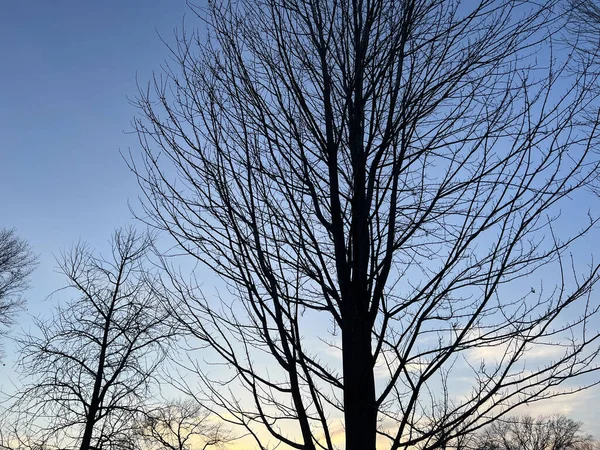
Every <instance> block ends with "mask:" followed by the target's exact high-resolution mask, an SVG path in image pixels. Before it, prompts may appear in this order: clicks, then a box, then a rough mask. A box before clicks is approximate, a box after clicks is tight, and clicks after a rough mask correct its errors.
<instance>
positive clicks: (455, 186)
mask: <svg viewBox="0 0 600 450" xmlns="http://www.w3.org/2000/svg"><path fill="white" fill-rule="evenodd" d="M557 10H558V9H557V2H555V1H552V0H550V1H545V2H523V1H517V0H480V1H476V2H454V1H451V0H426V1H414V0H406V1H392V0H353V1H349V0H260V1H258V2H255V1H250V0H238V1H228V0H222V1H221V0H216V1H211V2H209V4H208V7H207V9H206V10H204V9H199V10H197V12H198V14H199V15H200V16H201V17H202V18H203V19H204V20H205V21H206V23H207V27H208V30H207V33H206V35H207V36H208V37H207V38H206V40H205V39H204V38H203V37H202V36H201V35H196V34H191V35H190V34H187V33H186V32H185V31H184V32H182V33H179V34H178V36H177V41H176V45H175V46H174V47H173V48H172V52H173V61H174V62H172V63H170V66H168V67H167V68H166V70H165V72H164V73H162V74H161V75H160V76H156V77H155V78H154V82H153V83H151V85H149V86H148V88H147V89H145V88H142V89H141V90H140V96H139V98H138V101H137V105H138V107H139V108H140V111H141V112H140V117H138V119H136V121H135V126H136V129H137V132H138V134H139V138H140V142H141V146H142V148H143V156H142V158H141V160H140V159H137V158H136V157H133V158H132V159H131V162H130V164H131V168H132V170H133V171H134V172H135V173H136V174H137V176H138V179H139V183H140V185H141V187H142V189H143V192H144V195H145V199H144V208H145V210H144V214H143V218H144V220H146V221H147V222H148V223H150V224H151V225H153V226H155V227H157V228H159V229H163V230H166V231H167V232H168V233H170V234H171V236H172V237H173V238H174V239H175V240H176V241H177V243H178V246H179V248H181V249H182V250H183V251H185V252H186V253H187V254H188V255H191V256H192V257H193V258H196V259H197V260H199V261H201V262H202V263H204V264H206V266H207V267H209V268H211V269H212V270H213V271H214V273H216V274H218V275H219V276H221V277H222V278H223V279H224V280H225V281H226V282H227V285H228V288H229V291H228V294H227V295H223V294H222V295H221V301H220V302H218V301H216V300H213V299H212V298H206V297H205V296H204V295H203V294H202V293H201V291H200V290H199V289H198V286H197V284H199V283H196V282H189V281H187V280H186V279H185V277H181V276H179V275H178V274H177V273H176V270H172V269H171V268H170V264H171V262H170V261H166V263H165V267H166V268H167V273H168V276H169V277H170V279H168V278H167V280H168V282H165V286H166V288H168V289H169V297H170V298H172V299H175V298H177V299H179V300H180V301H181V302H178V303H177V304H176V307H174V308H172V309H173V314H174V315H175V316H176V317H177V318H178V319H179V321H180V323H181V324H182V325H183V326H185V327H187V331H188V332H189V333H190V334H191V335H193V336H195V337H197V338H198V339H199V340H200V342H201V343H202V345H205V346H208V347H209V350H207V356H206V358H209V356H208V355H212V356H213V357H215V359H214V361H219V362H221V363H223V364H221V365H219V366H217V367H218V368H216V367H215V366H212V365H203V364H200V363H198V364H193V361H191V364H192V365H194V367H193V369H194V370H195V371H196V372H197V373H198V374H199V375H200V377H201V379H202V380H203V381H202V383H203V384H202V386H203V389H205V390H206V391H207V393H208V394H209V395H210V396H211V399H212V402H213V404H212V406H211V408H212V410H213V412H214V413H215V414H222V416H223V417H224V418H226V420H229V421H230V423H232V424H237V425H239V426H242V427H245V428H246V430H247V432H248V433H249V434H251V435H252V436H253V437H254V438H255V440H256V443H257V445H258V446H259V447H260V448H266V447H268V446H269V442H270V441H269V439H274V440H275V441H276V442H277V443H282V444H284V445H287V446H290V447H292V448H297V449H315V448H324V449H334V448H338V446H340V445H345V447H346V448H347V449H348V450H354V449H357V450H358V449H360V450H373V449H375V446H376V440H377V441H378V445H377V446H378V448H390V449H398V448H414V447H419V448H423V449H429V448H440V447H442V446H444V445H445V443H447V442H450V441H452V440H453V439H456V438H457V437H458V436H462V435H464V434H468V433H470V432H473V431H474V430H477V429H478V428H479V427H481V426H483V425H485V424H486V423H489V422H490V421H492V420H494V419H495V418H496V417H498V416H501V415H503V414H505V413H507V412H509V411H511V410H512V409H514V408H515V407H517V406H518V405H520V404H523V403H526V402H533V401H538V400H542V399H544V398H548V397H552V396H554V395H557V394H558V393H563V392H570V391H574V390H578V389H583V388H585V387H586V386H588V385H590V384H594V383H596V382H597V378H594V377H588V378H585V377H584V378H580V381H579V382H580V384H577V385H575V386H573V385H571V386H566V385H563V383H565V382H567V381H568V380H570V379H573V378H575V377H577V376H580V375H581V376H583V375H585V374H590V373H591V372H594V371H596V370H597V365H596V363H595V361H596V359H595V358H596V356H597V353H598V350H599V349H598V330H597V328H595V327H594V326H592V323H590V319H591V318H592V317H593V316H595V315H596V314H597V312H598V301H597V298H594V297H593V296H592V295H591V294H592V289H593V286H594V285H595V284H596V282H597V281H598V275H599V272H598V271H599V266H598V265H597V263H596V262H594V261H590V260H588V256H587V255H586V256H585V257H579V256H578V257H574V258H573V259H572V260H570V259H569V257H568V256H567V255H569V254H570V252H571V251H574V250H573V249H574V247H573V245H574V244H575V243H577V242H578V240H580V239H581V238H582V237H585V236H588V235H589V233H590V232H593V231H594V227H595V226H596V224H597V220H598V219H597V217H595V216H591V215H590V216H588V215H586V209H585V208H586V207H587V206H586V207H585V208H584V207H582V208H579V207H578V206H579V205H581V203H576V202H571V201H570V199H572V198H574V199H581V198H582V196H584V195H586V191H585V189H580V188H582V187H584V186H586V185H587V184H588V183H589V182H590V181H591V180H592V179H594V177H596V176H597V174H598V160H597V154H594V153H593V152H592V151H591V148H592V147H593V144H594V142H595V140H596V139H597V137H598V136H597V130H596V128H595V123H590V122H589V121H581V120H580V119H581V117H582V115H584V114H586V115H587V114H590V112H594V113H595V111H596V108H597V104H596V100H597V99H596V97H595V94H594V93H593V92H592V91H591V90H589V89H588V88H587V87H588V85H589V84H591V83H594V82H595V79H594V77H593V76H591V75H589V74H588V73H587V72H586V71H582V72H581V73H579V74H578V75H577V76H573V75H572V74H571V72H568V71H566V70H565V67H566V65H567V63H568V61H561V60H560V59H559V56H560V55H558V54H554V53H553V51H552V50H553V45H554V30H556V29H558V28H560V27H561V26H562V25H563V23H564V17H563V16H562V15H561V14H559V12H557ZM565 58H568V56H567V55H565ZM541 68H543V70H542V69H541ZM589 201H592V199H589V200H586V202H589ZM588 204H589V203H588ZM567 205H568V206H569V218H568V220H565V219H566V217H563V216H561V213H560V212H561V208H562V207H565V206H567ZM577 255H580V254H579V253H578V254H577ZM596 297H597V296H596ZM530 350H536V351H537V350H539V351H540V352H539V353H544V354H546V355H549V356H548V357H547V359H544V360H543V361H540V360H539V359H538V360H536V359H535V358H533V357H531V358H527V360H525V356H526V355H528V354H530V353H529V351H530ZM486 351H487V353H494V356H488V357H486V356H484V353H485V352H486ZM215 354H216V356H215ZM228 369H229V370H231V371H233V373H229V372H228ZM465 380H467V381H465ZM181 387H182V388H183V389H186V390H189V391H192V392H193V391H194V389H198V388H197V387H195V386H193V385H191V384H190V383H189V382H188V383H187V384H186V382H184V381H182V382H181ZM242 392H243V394H242ZM378 436H379V437H378Z"/></svg>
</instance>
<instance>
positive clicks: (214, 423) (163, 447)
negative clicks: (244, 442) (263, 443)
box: [137, 399, 234, 450]
mask: <svg viewBox="0 0 600 450" xmlns="http://www.w3.org/2000/svg"><path fill="white" fill-rule="evenodd" d="M137 434H138V436H139V440H140V443H141V444H142V448H147V449H151V450H195V449H202V450H205V449H207V448H209V447H211V446H214V447H218V448H220V447H222V446H223V445H225V444H226V443H228V442H231V441H232V440H233V439H234V437H233V436H232V434H231V432H230V431H229V430H227V429H226V428H224V423H223V421H221V420H211V417H210V412H209V411H208V410H206V409H204V408H203V407H202V405H200V404H199V403H198V402H196V401H195V400H192V399H189V400H180V401H174V402H171V403H169V404H166V405H161V406H158V407H156V408H153V409H151V410H150V411H147V412H146V413H144V415H143V420H142V421H141V423H140V425H139V428H138V433H137Z"/></svg>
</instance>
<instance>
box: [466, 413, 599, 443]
mask: <svg viewBox="0 0 600 450" xmlns="http://www.w3.org/2000/svg"><path fill="white" fill-rule="evenodd" d="M581 427H582V424H581V423H579V422H576V421H574V420H572V419H569V418H568V417H566V416H564V415H560V414H555V415H552V416H539V417H532V416H520V417H511V418H507V419H504V420H498V421H496V422H493V423H492V424H491V425H489V426H488V427H486V428H485V430H484V431H483V432H482V433H481V435H480V436H479V437H478V439H476V445H475V446H474V447H472V448H476V449H481V450H483V449H496V450H583V449H585V448H593V446H594V445H596V442H595V441H594V439H593V437H592V436H591V435H588V434H584V433H582V429H581Z"/></svg>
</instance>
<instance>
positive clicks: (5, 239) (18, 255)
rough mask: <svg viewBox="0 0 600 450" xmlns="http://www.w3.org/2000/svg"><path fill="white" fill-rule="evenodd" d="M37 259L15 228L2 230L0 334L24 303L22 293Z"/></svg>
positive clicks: (0, 238) (0, 232)
mask: <svg viewBox="0 0 600 450" xmlns="http://www.w3.org/2000/svg"><path fill="white" fill-rule="evenodd" d="M35 261H36V258H35V255H34V254H33V252H32V250H31V248H30V246H29V244H28V243H27V242H26V241H24V240H22V239H20V238H19V237H18V236H17V235H16V234H15V230H9V229H1V230H0V334H4V333H5V332H6V328H7V327H8V326H10V325H11V323H12V321H13V319H14V314H15V313H16V312H17V311H18V310H19V308H21V306H22V304H23V299H22V298H21V297H20V295H21V294H22V292H23V291H24V290H25V289H26V288H27V285H28V281H29V276H30V275H31V272H32V271H33V269H34V268H35Z"/></svg>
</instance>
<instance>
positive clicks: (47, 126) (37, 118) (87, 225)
mask: <svg viewBox="0 0 600 450" xmlns="http://www.w3.org/2000/svg"><path fill="white" fill-rule="evenodd" d="M184 16H185V18H184ZM183 21H185V23H186V24H190V25H192V26H193V27H196V26H199V25H200V24H199V22H198V21H197V20H194V16H193V13H192V12H191V11H190V10H189V9H188V7H187V6H186V2H185V0H101V1H100V0H97V1H81V0H2V1H0V55H1V58H2V64H1V65H0V193H1V194H0V228H16V230H17V234H18V235H19V236H20V237H22V238H23V239H25V240H27V241H28V242H29V243H30V244H31V246H32V248H33V249H34V252H35V253H36V254H37V255H39V266H38V267H37V269H36V271H35V273H34V276H33V279H32V287H31V289H30V290H29V291H27V293H26V298H27V300H28V311H27V312H26V313H24V314H22V315H21V316H20V324H19V326H20V327H27V324H28V314H37V313H39V312H43V311H44V310H46V309H48V307H49V302H48V301H47V300H45V298H46V297H47V296H48V295H49V294H50V293H51V292H53V291H54V290H56V289H57V288H59V287H60V286H61V285H62V278H61V276H60V275H59V274H57V273H56V270H55V268H56V263H55V256H57V255H59V254H60V251H61V250H63V249H67V248H69V247H70V246H71V245H72V244H73V243H75V242H76V241H78V240H79V239H81V240H84V241H86V242H88V243H89V244H90V245H91V246H92V247H95V248H98V249H100V250H101V249H103V248H107V244H108V240H109V238H110V234H111V232H112V231H113V230H114V229H115V228H116V227H119V226H123V225H127V224H134V223H135V221H134V219H133V218H132V213H131V211H130V205H133V207H134V208H135V205H136V204H137V197H138V195H139V188H138V185H137V182H136V180H135V177H134V176H133V174H131V173H130V172H129V170H128V168H127V166H126V164H125V163H124V161H123V158H122V156H121V152H124V153H127V152H128V151H129V150H130V149H131V150H132V151H133V152H136V151H138V150H139V146H138V143H137V138H136V136H135V135H134V134H133V133H132V126H131V120H132V118H133V116H134V115H135V113H136V111H135V108H134V107H133V106H132V105H131V104H130V103H129V100H128V98H131V97H134V96H135V95H136V91H137V87H136V80H139V82H140V83H141V84H142V85H143V84H144V83H145V82H147V81H148V80H149V79H150V77H151V75H152V72H153V71H155V70H156V71H157V70H160V65H161V63H163V61H165V59H166V58H167V57H168V49H167V48H166V47H165V44H164V43H163V42H162V41H161V37H162V38H163V39H164V40H166V41H167V42H172V41H173V29H174V28H175V27H178V26H181V24H182V22H183ZM6 347H7V350H9V352H8V358H7V366H6V368H4V369H3V368H1V367H0V387H1V386H2V384H3V382H2V379H3V377H6V376H8V370H10V369H9V367H10V361H11V356H10V344H7V345H6ZM599 400H600V393H599V390H597V389H595V390H591V391H587V392H584V393H581V394H578V395H577V396H575V397H570V398H564V397H563V398H560V399H557V400H555V401H554V402H553V403H551V404H550V403H548V404H544V405H537V404H536V405H535V406H532V407H531V409H530V410H528V411H526V412H529V413H532V414H538V413H553V412H565V413H568V414H570V415H571V416H572V417H573V418H575V419H577V420H583V421H585V422H586V424H587V426H588V429H589V430H590V431H593V428H594V427H595V426H596V424H597V426H599V427H600V422H598V421H597V420H598V419H596V421H594V419H593V411H594V409H595V408H594V405H597V403H598V401H599ZM599 437H600V436H599Z"/></svg>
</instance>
